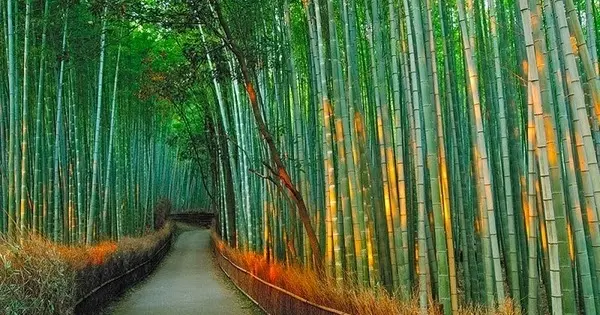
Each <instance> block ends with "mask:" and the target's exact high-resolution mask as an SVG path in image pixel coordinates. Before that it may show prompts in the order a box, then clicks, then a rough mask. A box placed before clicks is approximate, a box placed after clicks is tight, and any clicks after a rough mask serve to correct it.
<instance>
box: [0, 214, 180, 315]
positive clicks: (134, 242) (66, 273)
mask: <svg viewBox="0 0 600 315" xmlns="http://www.w3.org/2000/svg"><path fill="white" fill-rule="evenodd" d="M173 230H174V226H173V224H172V223H170V222H168V223H167V224H166V225H165V226H164V228H162V229H161V230H159V231H156V232H153V233H150V234H148V235H146V236H144V237H140V238H124V239H122V240H121V241H119V242H118V243H117V242H101V243H99V244H97V245H94V246H83V245H81V246H65V245H57V244H55V243H52V242H51V241H48V240H46V239H44V238H41V237H39V236H35V235H30V236H28V237H26V238H25V239H24V240H22V241H21V242H12V241H7V240H2V239H0V264H2V265H0V314H36V315H38V314H40V315H41V314H68V313H70V312H71V311H72V310H71V308H72V307H73V303H74V301H75V300H76V299H77V298H78V297H80V296H82V294H85V293H87V292H89V289H91V288H94V286H96V285H97V284H99V283H101V281H103V280H105V279H106V278H108V277H112V276H114V275H115V274H117V273H122V272H123V271H124V270H125V269H127V268H130V267H132V266H133V265H134V264H137V263H139V262H140V261H143V260H145V259H147V258H149V257H150V256H151V255H152V254H153V252H154V251H155V250H156V249H157V247H158V246H159V244H160V243H161V242H162V241H164V240H165V239H166V238H167V237H168V236H169V235H170V234H171V233H172V232H173Z"/></svg>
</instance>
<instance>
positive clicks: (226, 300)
mask: <svg viewBox="0 0 600 315" xmlns="http://www.w3.org/2000/svg"><path fill="white" fill-rule="evenodd" d="M179 228H181V229H182V232H181V234H179V236H178V237H177V240H176V241H175V243H174V245H173V247H172V249H171V252H170V253H169V255H168V256H167V257H166V258H165V260H164V261H163V262H162V263H161V264H160V265H159V266H158V268H157V270H156V271H155V272H154V273H153V274H152V275H150V277H149V278H148V279H146V280H145V281H143V282H142V283H140V284H138V285H137V286H135V287H134V288H133V289H131V290H130V291H129V292H128V293H126V294H125V295H124V296H123V297H122V298H121V299H120V300H119V301H116V302H114V303H113V304H112V305H110V306H109V307H108V308H107V310H106V312H105V314H114V315H121V314H123V315H125V314H127V315H130V314H131V315H136V314H140V315H142V314H143V315H146V314H155V315H162V314H164V315H185V314H207V315H210V314H219V315H221V314H223V315H228V314H262V313H261V312H260V311H259V310H258V308H257V307H256V306H255V305H254V304H253V303H252V302H251V301H250V300H248V299H247V298H246V297H245V296H243V295H242V294H241V293H240V292H239V291H238V290H237V289H236V288H235V286H234V285H233V284H232V283H231V282H230V281H229V280H228V279H227V277H225V275H224V274H223V272H222V271H221V270H220V269H219V268H218V266H216V264H215V262H214V259H213V255H212V250H211V247H210V231H209V230H203V229H199V228H195V227H191V226H189V225H179Z"/></svg>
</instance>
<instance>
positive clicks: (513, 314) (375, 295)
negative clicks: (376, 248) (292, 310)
mask: <svg viewBox="0 0 600 315" xmlns="http://www.w3.org/2000/svg"><path fill="white" fill-rule="evenodd" d="M213 242H214V244H215V248H216V249H217V250H218V251H219V252H221V253H222V254H223V255H224V256H225V257H227V258H229V259H230V260H231V261H232V262H234V263H235V264H236V265H238V266H240V267H242V268H244V269H246V270H248V271H249V272H250V273H252V274H253V275H255V276H257V277H259V278H261V279H263V280H265V281H267V282H269V283H271V284H273V285H275V286H278V287H280V288H282V289H284V290H287V291H289V292H291V293H293V294H295V295H297V296H300V297H302V298H304V299H306V300H308V301H311V302H313V303H316V304H319V305H322V306H326V307H329V308H332V309H336V310H338V311H342V312H345V313H349V314H365V315H390V314H402V315H413V314H420V309H419V302H418V298H417V297H416V296H415V297H413V298H412V299H409V300H401V299H400V298H398V297H395V296H393V295H391V294H389V293H388V292H387V291H386V290H385V289H384V288H381V287H375V288H366V287H363V286H359V285H355V284H343V285H340V284H337V283H336V281H335V280H334V279H330V278H325V279H322V278H320V277H319V276H318V275H317V274H316V273H315V272H313V271H311V270H306V269H304V268H302V267H301V266H294V265H291V266H288V265H284V264H281V263H278V262H269V261H267V259H266V258H265V257H264V256H263V255H259V254H257V253H254V252H249V251H241V250H237V249H232V248H231V247H229V246H228V245H227V244H226V243H225V242H223V241H222V240H221V239H220V238H219V237H218V236H217V235H216V234H215V233H213ZM429 302H430V303H429V305H434V303H432V301H429ZM490 313H492V314H501V315H519V314H520V313H519V312H517V311H515V307H514V306H513V303H512V301H510V300H507V302H506V303H505V304H504V305H502V306H501V307H499V308H498V309H494V310H491V312H490V311H489V310H488V309H486V308H484V307H476V306H469V307H461V308H460V309H459V312H458V314H462V315H484V314H486V315H487V314H490ZM428 314H435V315H437V314H441V312H440V310H439V309H436V308H434V307H432V306H430V307H429V309H428Z"/></svg>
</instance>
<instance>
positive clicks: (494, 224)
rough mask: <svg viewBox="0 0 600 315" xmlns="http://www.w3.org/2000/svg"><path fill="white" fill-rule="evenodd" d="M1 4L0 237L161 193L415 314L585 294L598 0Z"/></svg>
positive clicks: (55, 227) (599, 268)
mask: <svg viewBox="0 0 600 315" xmlns="http://www.w3.org/2000/svg"><path fill="white" fill-rule="evenodd" d="M0 11H1V14H0V21H2V36H1V37H0V46H1V48H2V49H0V56H1V57H2V58H1V61H0V74H1V76H0V242H3V240H4V241H6V242H15V243H18V242H19V240H22V239H24V238H26V237H28V235H30V234H34V235H39V236H41V237H43V238H45V239H48V240H50V241H51V242H52V243H57V244H63V245H65V246H93V245H94V244H98V243H99V242H103V241H115V242H116V241H119V240H121V239H124V238H127V237H140V236H143V235H145V234H147V233H150V232H151V230H153V229H154V228H155V225H154V224H153V222H155V216H156V214H155V212H154V211H153V209H154V206H155V205H156V204H157V202H159V201H160V200H169V202H170V203H172V208H173V211H174V212H177V211H185V210H186V209H203V211H208V212H211V213H213V214H214V217H215V223H214V226H213V229H214V231H215V232H216V233H217V234H218V236H219V237H220V238H221V239H222V240H223V241H224V243H225V244H226V245H227V246H228V247H230V248H232V249H236V250H239V251H240V252H252V253H255V254H256V255H258V256H260V257H263V259H265V260H266V261H267V262H269V263H271V262H272V263H280V264H283V265H285V266H296V267H297V268H300V269H302V270H308V271H310V272H313V273H315V274H317V275H318V276H319V277H322V278H323V279H329V280H327V281H328V283H329V282H330V283H332V284H333V286H345V285H350V286H353V287H359V288H364V289H366V290H373V291H374V292H385V293H386V294H388V295H389V296H390V297H391V299H394V300H398V301H414V303H415V305H416V306H417V309H418V311H419V313H421V314H426V313H432V314H461V312H462V311H461V310H464V309H465V308H466V307H479V308H482V309H485V310H488V312H490V313H492V312H496V311H499V310H506V309H510V310H511V311H512V313H509V314H530V315H534V314H550V313H551V314H590V315H594V314H600V165H599V163H598V162H599V160H600V76H599V75H600V65H599V56H598V54H599V47H598V45H600V40H599V39H598V37H600V21H599V22H596V21H597V20H600V0H254V1H252V0H1V9H0ZM0 282H2V279H0ZM0 313H2V309H1V308H0ZM290 313H294V312H290ZM507 314H508V313H507Z"/></svg>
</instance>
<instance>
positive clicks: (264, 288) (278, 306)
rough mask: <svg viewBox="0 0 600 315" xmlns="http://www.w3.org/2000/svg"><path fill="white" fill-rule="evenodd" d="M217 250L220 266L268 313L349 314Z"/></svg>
mask: <svg viewBox="0 0 600 315" xmlns="http://www.w3.org/2000/svg"><path fill="white" fill-rule="evenodd" d="M215 252H216V256H217V262H218V264H219V268H221V270H223V272H224V273H225V275H227V277H228V278H229V279H231V281H233V283H234V284H235V286H236V287H238V289H240V291H242V292H243V293H244V294H245V295H246V296H247V297H248V298H250V299H251V300H252V301H253V302H254V303H255V304H257V305H258V306H259V307H260V308H261V309H262V310H263V311H264V312H265V313H267V314H271V315H279V314H303V315H305V314H306V315H331V314H336V315H349V314H348V313H344V312H342V311H338V310H335V309H332V308H329V307H326V306H322V305H318V304H316V303H313V302H311V301H308V300H307V299H304V298H302V297H300V296H297V295H295V294H294V293H292V292H289V291H287V290H285V289H282V288H280V287H278V286H276V285H273V284H271V283H269V282H267V281H265V280H263V279H261V278H259V277H257V276H255V275H253V274H252V273H251V272H249V271H247V270H246V269H244V268H242V267H240V266H238V265H236V264H235V263H234V262H233V261H231V260H230V259H229V258H228V257H225V256H224V255H223V254H222V253H221V252H220V251H219V250H218V249H217V248H216V247H215Z"/></svg>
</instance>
